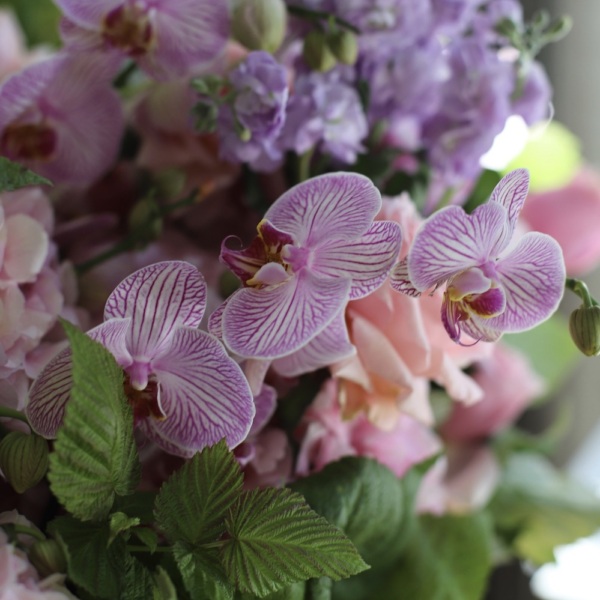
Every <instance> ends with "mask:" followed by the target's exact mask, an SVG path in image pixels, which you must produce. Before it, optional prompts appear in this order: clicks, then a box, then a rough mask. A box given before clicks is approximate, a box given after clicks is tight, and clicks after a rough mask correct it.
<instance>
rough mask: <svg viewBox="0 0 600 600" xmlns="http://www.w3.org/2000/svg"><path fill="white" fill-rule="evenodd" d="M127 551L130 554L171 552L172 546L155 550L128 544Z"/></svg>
mask: <svg viewBox="0 0 600 600" xmlns="http://www.w3.org/2000/svg"><path fill="white" fill-rule="evenodd" d="M127 550H129V552H152V553H154V552H171V547H170V546H158V547H157V548H155V549H154V550H152V549H151V548H148V546H141V545H140V546H136V545H135V544H127Z"/></svg>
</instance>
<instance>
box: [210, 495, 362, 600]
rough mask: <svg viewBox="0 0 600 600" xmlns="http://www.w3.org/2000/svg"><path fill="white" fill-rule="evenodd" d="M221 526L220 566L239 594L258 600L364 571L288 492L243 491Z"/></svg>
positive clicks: (340, 538) (348, 545)
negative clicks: (224, 532)
mask: <svg viewBox="0 0 600 600" xmlns="http://www.w3.org/2000/svg"><path fill="white" fill-rule="evenodd" d="M226 527H227V534H228V537H227V538H226V539H225V540H224V545H223V548H222V551H221V552H222V554H221V557H222V561H223V567H224V569H225V572H226V573H227V576H228V577H229V580H230V581H231V583H232V584H234V585H235V586H236V587H237V588H238V589H239V590H240V591H241V592H250V593H253V594H256V595H258V596H261V597H262V596H265V595H267V594H269V593H270V592H274V591H277V590H278V589H280V588H282V587H284V586H285V585H287V584H289V583H294V582H296V581H303V580H306V579H310V578H312V577H322V576H327V577H331V578H332V579H335V580H338V579H342V578H344V577H350V576H351V575H354V574H356V573H360V572H361V571H364V570H365V569H367V568H368V565H367V564H366V563H365V562H364V561H363V560H362V558H361V557H360V555H359V554H358V552H357V550H356V548H355V547H354V545H353V544H352V542H351V541H350V540H349V539H348V538H347V537H346V536H345V535H344V534H343V533H342V532H341V531H340V530H339V529H337V528H336V527H334V526H333V525H330V524H329V523H328V522H327V521H326V520H325V519H324V518H323V517H321V516H319V515H318V514H317V513H316V512H314V511H313V510H311V509H310V508H309V506H308V504H307V503H306V500H305V499H304V498H303V497H302V496H301V495H300V494H297V493H295V492H292V491H291V490H289V489H273V488H268V489H264V490H253V491H251V492H246V493H244V495H243V496H242V498H241V500H240V502H239V503H238V504H236V505H235V507H234V508H233V509H232V511H231V512H230V514H229V516H228V518H227V520H226Z"/></svg>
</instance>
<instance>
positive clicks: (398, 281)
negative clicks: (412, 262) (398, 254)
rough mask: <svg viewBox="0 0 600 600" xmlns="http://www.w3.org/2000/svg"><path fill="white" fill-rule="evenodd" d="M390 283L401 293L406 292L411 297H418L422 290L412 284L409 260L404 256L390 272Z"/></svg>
mask: <svg viewBox="0 0 600 600" xmlns="http://www.w3.org/2000/svg"><path fill="white" fill-rule="evenodd" d="M390 285H391V286H392V287H393V288H394V289H395V290H396V291H397V292H400V293H401V294H406V295H407V296H410V297H411V298H418V297H419V296H420V295H421V292H420V291H419V290H418V289H417V288H416V287H415V286H414V285H413V284H412V281H411V280H410V277H409V275H408V260H407V259H406V258H403V259H402V260H401V261H398V262H397V263H396V264H395V265H394V266H393V268H392V271H391V273H390Z"/></svg>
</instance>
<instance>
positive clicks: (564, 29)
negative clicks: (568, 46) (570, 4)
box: [544, 15, 573, 42]
mask: <svg viewBox="0 0 600 600" xmlns="http://www.w3.org/2000/svg"><path fill="white" fill-rule="evenodd" d="M572 28H573V19H572V18H571V17H569V16H568V15H564V16H563V17H560V18H559V19H557V20H556V21H554V23H552V24H551V25H550V27H548V29H546V31H545V32H544V41H546V42H558V41H559V40H562V39H563V38H564V37H565V35H567V33H569V31H571V29H572Z"/></svg>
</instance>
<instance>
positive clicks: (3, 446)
mask: <svg viewBox="0 0 600 600" xmlns="http://www.w3.org/2000/svg"><path fill="white" fill-rule="evenodd" d="M0 469H1V470H2V472H3V473H4V476H5V477H6V479H7V480H8V482H9V483H10V485H12V487H13V488H14V490H15V491H16V492H17V493H19V494H22V493H23V492H25V491H26V490H28V489H29V488H32V487H33V486H34V485H35V484H36V483H38V482H39V481H40V480H41V479H42V477H44V475H45V474H46V471H47V470H48V442H46V440H45V439H44V438H42V437H40V436H39V435H35V434H31V435H28V434H26V433H23V432H21V431H11V432H10V433H9V434H8V435H7V436H6V437H5V438H3V439H2V441H1V442H0Z"/></svg>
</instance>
